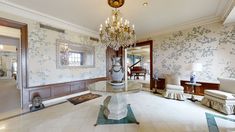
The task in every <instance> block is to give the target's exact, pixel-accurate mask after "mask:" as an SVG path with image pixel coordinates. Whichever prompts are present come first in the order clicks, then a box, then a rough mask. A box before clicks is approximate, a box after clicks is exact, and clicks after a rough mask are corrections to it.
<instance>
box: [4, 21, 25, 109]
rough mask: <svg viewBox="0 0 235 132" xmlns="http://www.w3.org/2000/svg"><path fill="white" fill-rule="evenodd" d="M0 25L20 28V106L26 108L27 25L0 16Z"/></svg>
mask: <svg viewBox="0 0 235 132" xmlns="http://www.w3.org/2000/svg"><path fill="white" fill-rule="evenodd" d="M0 25H1V26H5V27H11V28H16V29H20V32H21V38H20V40H21V42H20V47H21V48H20V49H21V52H20V54H21V56H20V57H21V62H20V63H21V64H20V65H21V86H20V87H21V95H20V96H21V108H26V107H27V106H25V104H26V102H27V101H26V99H27V98H26V97H24V96H23V95H24V93H25V91H26V88H28V73H27V72H28V71H27V65H28V64H27V50H28V25H27V24H25V23H21V22H17V21H13V20H9V19H5V18H2V17H0Z"/></svg>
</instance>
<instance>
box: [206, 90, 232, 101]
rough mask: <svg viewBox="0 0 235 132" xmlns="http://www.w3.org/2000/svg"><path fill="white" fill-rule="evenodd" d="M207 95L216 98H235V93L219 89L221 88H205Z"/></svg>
mask: <svg viewBox="0 0 235 132" xmlns="http://www.w3.org/2000/svg"><path fill="white" fill-rule="evenodd" d="M205 94H206V95H210V96H213V97H216V98H220V99H224V100H235V94H232V93H228V92H224V91H219V90H205Z"/></svg>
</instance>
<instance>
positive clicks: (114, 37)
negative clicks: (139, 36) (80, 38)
mask: <svg viewBox="0 0 235 132" xmlns="http://www.w3.org/2000/svg"><path fill="white" fill-rule="evenodd" d="M108 3H109V5H110V6H111V7H114V8H116V9H115V10H113V11H112V17H111V19H110V18H107V20H106V21H105V24H104V25H102V24H101V25H100V40H101V43H103V44H104V45H105V46H106V47H110V48H113V49H114V50H118V49H119V48H120V47H130V46H134V45H135V43H136V35H135V26H134V25H132V26H130V22H129V21H128V20H124V19H123V18H122V17H120V11H119V10H117V8H119V7H121V6H122V5H123V4H124V0H108Z"/></svg>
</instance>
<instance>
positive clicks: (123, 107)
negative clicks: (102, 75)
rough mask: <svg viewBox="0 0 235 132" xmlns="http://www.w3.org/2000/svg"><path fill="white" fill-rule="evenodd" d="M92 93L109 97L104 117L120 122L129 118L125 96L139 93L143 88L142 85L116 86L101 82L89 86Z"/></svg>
mask: <svg viewBox="0 0 235 132" xmlns="http://www.w3.org/2000/svg"><path fill="white" fill-rule="evenodd" d="M88 88H89V90H90V91H91V92H92V93H98V94H103V95H108V96H107V97H106V98H105V100H104V101H103V106H104V111H103V112H104V115H105V117H106V118H108V119H113V120H120V119H122V118H125V117H126V116H127V112H128V111H127V101H126V97H125V94H126V93H130V92H138V91H140V90H141V88H142V84H141V83H137V82H134V81H128V82H127V84H124V85H120V86H114V85H111V84H110V83H109V82H108V81H100V82H96V83H93V84H90V85H89V86H88Z"/></svg>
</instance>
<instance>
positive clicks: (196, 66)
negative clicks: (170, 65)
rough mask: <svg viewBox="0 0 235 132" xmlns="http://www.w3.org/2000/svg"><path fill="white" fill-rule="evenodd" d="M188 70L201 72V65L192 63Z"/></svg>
mask: <svg viewBox="0 0 235 132" xmlns="http://www.w3.org/2000/svg"><path fill="white" fill-rule="evenodd" d="M189 70H191V71H202V64H201V63H192V64H190V65H189Z"/></svg>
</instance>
